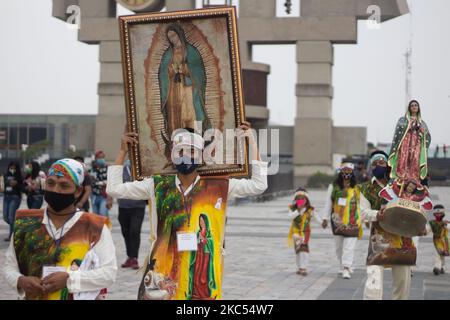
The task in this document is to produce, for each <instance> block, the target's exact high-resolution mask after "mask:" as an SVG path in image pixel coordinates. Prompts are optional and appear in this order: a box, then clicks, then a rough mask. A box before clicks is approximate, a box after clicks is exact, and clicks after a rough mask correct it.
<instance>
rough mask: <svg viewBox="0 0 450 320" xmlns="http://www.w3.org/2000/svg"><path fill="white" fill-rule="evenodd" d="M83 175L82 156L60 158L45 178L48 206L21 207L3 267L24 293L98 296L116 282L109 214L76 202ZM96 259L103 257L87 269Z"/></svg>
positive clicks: (34, 296) (45, 296) (29, 295)
mask: <svg viewBox="0 0 450 320" xmlns="http://www.w3.org/2000/svg"><path fill="white" fill-rule="evenodd" d="M83 178H84V171H83V167H82V165H81V164H80V163H79V162H77V161H75V160H72V159H62V160H59V161H57V162H55V163H54V164H53V165H52V166H51V168H50V170H49V172H48V178H47V180H46V184H45V191H44V199H45V201H46V202H47V204H48V206H47V207H46V208H44V209H40V210H37V209H32V210H21V211H18V214H17V217H16V230H15V232H14V235H13V239H12V240H13V241H11V245H10V247H9V248H8V250H7V253H6V263H5V267H4V271H5V275H6V279H7V282H8V283H10V285H11V286H13V287H15V288H16V289H17V290H18V295H19V296H20V297H22V298H26V299H33V300H36V299H38V300H41V299H49V300H67V299H79V300H81V299H95V298H96V297H97V296H98V295H99V294H100V291H101V290H102V289H104V288H106V287H108V286H110V285H111V284H112V283H113V282H114V280H115V276H116V271H117V266H116V258H115V249H114V244H113V242H112V237H111V232H110V230H109V225H110V224H109V221H108V219H107V218H105V217H101V216H98V215H94V214H90V213H86V212H82V211H80V210H79V209H77V208H76V200H77V198H78V197H79V195H80V194H81V191H82V189H81V186H82V183H83ZM29 248H34V249H33V250H32V251H30V250H29ZM92 259H95V260H96V261H98V263H97V264H96V268H89V270H86V269H85V268H84V267H83V265H86V264H87V263H88V261H91V260H92ZM88 271H89V272H88Z"/></svg>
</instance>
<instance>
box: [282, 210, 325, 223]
mask: <svg viewBox="0 0 450 320" xmlns="http://www.w3.org/2000/svg"><path fill="white" fill-rule="evenodd" d="M305 211H306V208H302V209H301V210H300V212H299V211H298V210H294V211H291V210H289V213H288V217H289V218H290V219H292V220H294V219H295V218H297V217H298V216H301V215H303V214H304V213H305ZM311 217H313V218H314V219H315V220H316V222H317V223H318V224H320V225H322V222H323V221H322V219H321V218H320V216H319V214H318V213H317V212H316V210H313V211H312V212H311Z"/></svg>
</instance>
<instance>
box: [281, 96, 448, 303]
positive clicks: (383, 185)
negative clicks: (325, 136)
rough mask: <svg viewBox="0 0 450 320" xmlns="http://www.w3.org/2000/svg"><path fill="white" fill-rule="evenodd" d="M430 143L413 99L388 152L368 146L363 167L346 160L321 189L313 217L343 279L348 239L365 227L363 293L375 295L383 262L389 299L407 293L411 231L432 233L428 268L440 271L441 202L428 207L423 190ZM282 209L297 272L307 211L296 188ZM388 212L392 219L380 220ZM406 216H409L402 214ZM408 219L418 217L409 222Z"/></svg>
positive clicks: (444, 233) (349, 255) (413, 252)
mask: <svg viewBox="0 0 450 320" xmlns="http://www.w3.org/2000/svg"><path fill="white" fill-rule="evenodd" d="M430 143H431V135H430V132H429V130H428V127H427V125H426V123H425V122H424V121H423V120H422V117H421V110H420V106H419V103H418V102H417V101H415V100H413V101H411V102H410V103H409V105H408V110H407V112H406V115H405V116H404V117H401V118H400V119H399V121H398V123H397V126H396V129H395V133H394V138H393V143H392V147H391V150H390V154H389V155H388V154H386V153H385V152H383V151H375V152H373V153H372V154H371V158H370V160H369V165H370V170H369V172H367V171H366V170H365V164H364V163H361V162H358V165H357V167H356V168H355V165H354V164H353V163H343V164H342V165H341V167H340V168H339V173H338V174H337V177H336V179H335V181H334V182H333V183H332V184H330V186H329V188H328V192H327V196H326V199H325V207H324V209H323V211H322V213H321V214H320V215H319V216H318V217H317V220H318V221H319V222H320V221H322V222H321V224H322V226H323V228H326V227H327V225H328V221H330V222H331V229H332V233H333V235H334V238H335V249H336V256H337V259H338V261H339V265H340V268H339V273H340V274H341V275H342V277H343V278H344V279H350V278H351V274H352V273H353V269H352V264H353V258H354V251H355V245H356V243H357V241H358V239H361V237H362V234H363V225H366V226H368V227H369V228H370V235H369V247H368V252H367V259H366V264H367V280H366V284H365V289H364V299H367V300H372V299H382V297H383V275H384V269H385V268H389V269H391V270H392V298H393V299H408V297H409V291H410V286H411V277H412V275H413V273H412V270H411V267H412V266H414V265H415V264H416V259H417V245H418V243H419V237H420V236H424V235H426V234H427V229H428V231H431V232H432V233H433V242H434V246H435V248H436V259H435V265H434V266H433V273H434V274H435V275H440V274H443V273H444V272H445V270H444V264H445V257H446V256H449V255H450V251H449V238H448V227H447V224H448V221H447V220H444V216H445V209H444V206H443V205H442V204H436V205H434V207H433V203H432V201H431V199H430V196H429V193H430V192H429V189H428V173H427V152H428V148H429V145H430ZM289 208H290V210H289V211H290V212H289V216H290V217H291V218H292V219H293V220H292V226H291V229H290V232H289V237H288V239H289V244H292V245H294V247H295V254H296V261H297V267H298V272H297V273H298V274H300V275H303V276H305V275H307V270H306V266H307V265H306V263H307V261H308V253H309V246H308V243H309V240H310V234H311V227H310V221H311V216H312V215H313V214H314V212H315V211H314V207H313V204H311V203H310V200H309V197H308V193H307V192H306V190H305V189H304V188H299V189H298V190H297V192H296V193H295V196H294V199H293V202H292V203H291V204H290V205H289ZM388 210H389V218H390V219H391V222H392V221H394V223H393V224H392V223H390V224H389V223H388V222H386V214H385V213H386V211H388ZM398 213H399V214H398ZM397 214H398V215H397ZM406 214H407V215H408V219H409V221H407V220H405V219H406V218H404V217H405V215H406ZM402 215H403V216H402ZM392 217H394V218H392ZM395 219H396V221H395ZM416 219H418V220H421V221H425V223H423V224H420V223H418V224H416V223H415V222H414V221H413V220H416ZM384 222H386V223H384ZM402 228H403V230H402ZM414 228H416V230H414ZM410 235H414V236H410Z"/></svg>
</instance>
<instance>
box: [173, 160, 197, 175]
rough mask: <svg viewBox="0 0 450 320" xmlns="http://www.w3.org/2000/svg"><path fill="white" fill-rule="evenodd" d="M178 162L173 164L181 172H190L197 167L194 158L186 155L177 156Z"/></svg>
mask: <svg viewBox="0 0 450 320" xmlns="http://www.w3.org/2000/svg"><path fill="white" fill-rule="evenodd" d="M179 162H180V163H179V164H175V168H176V169H177V171H178V172H179V173H181V174H190V173H192V172H194V171H195V170H196V169H197V168H198V167H199V164H198V163H194V162H195V161H194V159H192V158H191V157H188V156H183V157H181V158H179Z"/></svg>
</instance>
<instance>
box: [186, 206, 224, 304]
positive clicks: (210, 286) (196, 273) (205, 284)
mask: <svg viewBox="0 0 450 320" xmlns="http://www.w3.org/2000/svg"><path fill="white" fill-rule="evenodd" d="M198 222H199V230H198V231H197V251H191V257H190V261H189V290H188V299H192V300H205V299H206V300H208V299H211V293H212V291H213V290H214V289H216V288H217V285H216V280H215V277H214V239H213V236H212V233H211V232H212V230H211V227H210V226H209V219H208V216H207V215H206V214H204V213H202V214H200V217H199V219H198Z"/></svg>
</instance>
